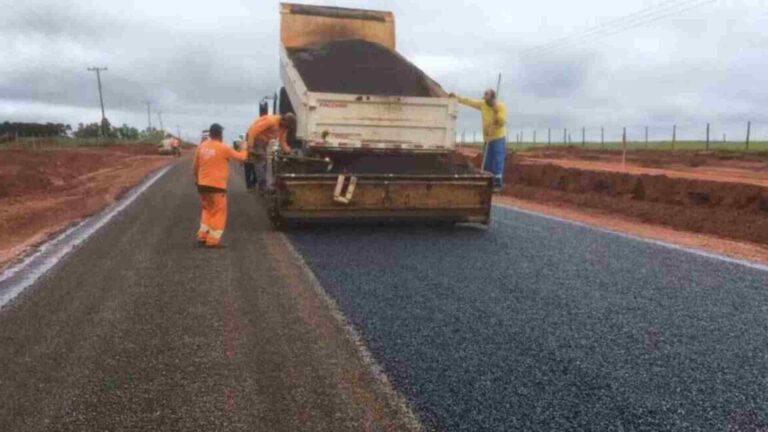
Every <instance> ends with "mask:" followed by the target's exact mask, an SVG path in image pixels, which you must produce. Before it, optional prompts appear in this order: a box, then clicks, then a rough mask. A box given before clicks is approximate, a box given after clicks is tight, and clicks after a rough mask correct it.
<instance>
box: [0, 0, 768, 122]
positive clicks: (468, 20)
mask: <svg viewBox="0 0 768 432" xmlns="http://www.w3.org/2000/svg"><path fill="white" fill-rule="evenodd" d="M315 2H316V3H321V4H335V5H339V6H347V7H367V8H372V9H383V10H392V11H393V12H394V13H395V15H396V19H397V32H398V47H399V50H400V51H401V52H403V53H404V54H405V55H406V56H407V57H408V58H410V59H412V60H413V61H414V62H415V63H416V64H417V65H419V66H420V67H421V68H423V69H424V70H425V71H427V72H428V73H429V74H430V75H431V76H433V77H434V78H435V79H436V80H437V81H438V82H440V83H441V84H442V85H443V87H445V88H446V89H447V90H450V91H455V92H457V93H461V94H465V95H468V96H479V95H480V93H481V92H482V90H483V89H484V88H487V87H493V86H495V83H496V77H497V74H498V73H499V72H503V74H504V80H503V84H502V92H501V96H502V98H503V99H504V100H505V101H506V103H507V104H508V106H509V111H510V126H511V129H513V130H514V129H522V128H528V129H532V128H534V127H536V128H539V129H540V130H544V132H545V131H546V128H547V127H553V128H561V127H569V128H580V126H581V125H584V126H585V127H590V128H592V129H594V128H598V129H599V126H600V125H601V124H606V125H608V124H610V125H612V127H614V128H615V127H620V126H621V125H624V124H626V125H631V126H633V127H635V128H637V127H642V125H644V124H649V125H650V126H653V127H654V128H658V129H660V130H661V129H662V128H667V125H669V124H672V123H675V122H678V123H680V124H690V125H691V126H690V127H691V129H692V130H694V129H695V128H697V127H698V126H697V125H699V124H702V123H705V122H707V121H712V122H717V123H718V124H719V125H720V124H721V125H722V127H721V128H726V129H727V128H732V129H734V132H733V133H734V134H735V133H736V132H735V131H738V130H740V128H741V124H742V123H744V122H745V121H746V120H747V119H752V120H753V121H755V122H758V123H760V122H764V123H766V124H768V116H767V115H766V111H765V108H764V106H765V101H766V100H768V59H766V58H765V55H764V47H765V46H766V45H768V32H766V30H765V29H766V28H768V15H767V14H765V13H764V12H765V5H764V3H762V2H761V1H759V0H751V1H750V0H738V1H736V0H735V1H732V2H727V3H725V2H724V3H722V4H721V3H718V4H717V5H715V6H711V7H708V8H704V9H701V10H696V11H691V12H689V13H686V14H685V15H681V16H679V17H673V18H669V19H667V20H663V21H659V22H657V23H653V24H651V25H648V26H644V27H641V28H637V29H632V30H630V31H627V32H625V33H621V34H617V35H614V36H611V37H610V38H604V39H596V40H592V41H589V43H585V44H577V45H574V46H573V47H571V48H570V49H568V50H563V51H561V52H557V53H554V54H553V55H549V56H538V57H533V58H531V57H528V58H526V57H524V56H522V57H521V56H520V52H521V50H523V49H525V48H530V47H533V46H536V45H539V44H542V43H546V42H548V41H551V40H555V39H557V38H559V37H563V36H567V35H569V34H572V33H573V32H575V31H579V30H583V29H585V28H588V27H589V26H591V25H595V24H599V23H602V22H605V21H606V20H608V19H610V18H611V17H618V16H622V15H625V14H628V13H631V12H634V11H637V10H639V9H641V8H642V7H644V6H647V5H646V4H645V2H644V1H643V0H630V1H626V2H612V3H610V4H606V3H605V2H602V1H600V0H584V2H579V4H572V5H571V4H566V3H562V2H558V1H556V0H539V1H537V2H535V3H534V4H526V5H518V6H516V7H514V8H511V7H508V6H507V3H505V2H502V1H500V0H489V1H488V2H485V3H483V4H482V6H479V5H474V6H472V7H466V6H464V5H462V4H460V3H454V2H445V1H439V0H425V1H421V2H412V1H406V0H369V1H365V0H337V1H336V0H334V1H330V0H316V1H315ZM0 9H2V10H3V11H6V15H7V16H8V19H5V20H3V23H2V25H0V52H4V53H6V56H5V58H4V59H3V62H0V114H2V115H4V116H5V117H6V118H10V119H14V118H21V117H23V118H24V119H27V120H30V119H35V118H37V119H39V120H41V121H47V120H55V121H66V122H69V123H78V122H83V121H95V120H97V119H98V94H97V91H96V85H95V78H94V76H93V74H92V73H90V72H87V71H86V70H85V69H86V67H88V66H93V65H106V66H108V67H109V71H107V72H105V73H104V75H103V78H104V98H105V103H106V105H107V114H108V117H110V120H112V121H113V123H122V122H129V123H132V124H136V125H138V126H143V125H145V124H146V111H145V109H146V107H145V105H144V101H146V100H150V101H152V104H153V106H154V107H156V109H162V110H163V112H164V113H165V114H164V117H165V119H166V120H167V121H166V123H167V124H174V125H175V124H179V125H180V126H181V127H182V128H183V129H185V130H189V131H196V130H201V129H203V128H205V127H206V126H207V125H208V124H209V123H211V122H212V121H214V120H216V121H220V122H222V123H224V124H225V126H227V127H228V131H229V133H230V134H231V135H235V134H236V132H238V131H240V130H242V129H244V128H245V127H247V125H248V123H249V122H250V121H251V119H252V117H253V116H254V115H255V112H256V104H257V103H258V100H259V99H261V97H262V96H264V95H267V94H272V93H273V92H274V91H275V90H276V89H277V88H279V86H280V81H279V76H278V60H277V51H278V38H279V32H278V30H279V14H278V7H277V2H276V1H275V2H272V1H259V2H247V3H243V2H239V1H235V0H220V1H219V2H217V3H216V4H215V6H212V5H210V4H201V5H198V4H195V3H188V2H180V1H168V2H154V1H148V0H136V1H134V2H97V3H94V2H86V1H84V0H72V1H68V2H57V1H53V0H28V1H26V2H23V3H22V2H15V1H13V0H0ZM595 11H600V14H601V15H602V16H599V17H598V18H597V19H596V18H595ZM35 111H37V114H35ZM461 113H462V115H461V118H460V120H459V128H460V129H464V130H468V131H473V130H478V129H479V116H478V115H477V113H475V112H473V111H472V110H465V109H462V111H461ZM35 116H37V117H35ZM49 117H50V118H49ZM153 123H156V120H155V119H153ZM766 129H768V128H766ZM758 130H760V129H759V128H758ZM540 133H541V132H540Z"/></svg>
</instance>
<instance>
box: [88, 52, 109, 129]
mask: <svg viewBox="0 0 768 432" xmlns="http://www.w3.org/2000/svg"><path fill="white" fill-rule="evenodd" d="M88 70H89V71H90V72H96V82H98V83H99V102H100V103H101V135H102V136H103V137H105V138H106V136H107V128H106V126H107V125H106V121H105V120H106V119H107V116H106V115H104V96H103V95H102V93H101V71H106V70H107V68H106V67H98V66H96V67H89V68H88Z"/></svg>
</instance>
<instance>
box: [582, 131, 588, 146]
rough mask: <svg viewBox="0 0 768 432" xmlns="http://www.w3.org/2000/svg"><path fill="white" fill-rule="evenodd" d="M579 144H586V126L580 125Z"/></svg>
mask: <svg viewBox="0 0 768 432" xmlns="http://www.w3.org/2000/svg"><path fill="white" fill-rule="evenodd" d="M581 146H582V147H586V146H587V128H585V127H584V126H582V127H581Z"/></svg>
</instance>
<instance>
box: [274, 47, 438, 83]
mask: <svg viewBox="0 0 768 432" xmlns="http://www.w3.org/2000/svg"><path fill="white" fill-rule="evenodd" d="M288 55H289V56H290V57H291V60H292V61H293V64H294V65H295V66H296V69H297V70H298V71H299V74H300V75H301V78H302V80H303V81H304V84H306V86H307V88H308V89H309V90H310V91H313V92H324V93H345V94H358V95H380V96H417V97H430V96H435V95H433V94H432V91H431V90H430V86H429V84H428V80H429V78H428V77H427V76H426V75H425V74H424V72H422V71H421V69H419V68H418V67H416V66H415V65H413V64H412V63H411V62H409V61H408V60H406V59H405V58H403V57H402V56H400V55H399V54H397V53H395V52H392V51H390V50H389V49H387V48H386V47H384V46H381V45H379V44H376V43H372V42H367V41H364V40H360V39H351V40H342V41H334V42H330V43H327V44H323V45H320V46H316V47H310V48H300V49H292V50H290V51H289V53H288Z"/></svg>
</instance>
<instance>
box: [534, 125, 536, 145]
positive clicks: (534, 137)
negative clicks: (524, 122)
mask: <svg viewBox="0 0 768 432" xmlns="http://www.w3.org/2000/svg"><path fill="white" fill-rule="evenodd" d="M533 146H534V147H536V129H534V130H533Z"/></svg>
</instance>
